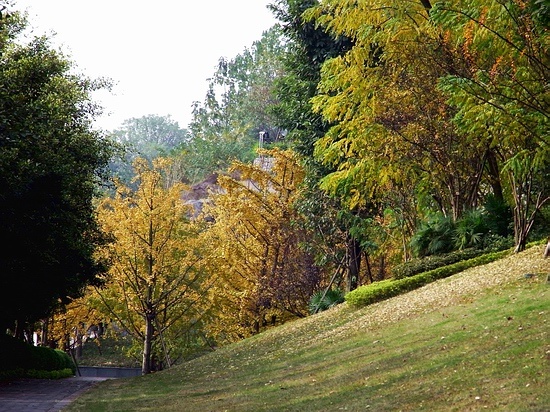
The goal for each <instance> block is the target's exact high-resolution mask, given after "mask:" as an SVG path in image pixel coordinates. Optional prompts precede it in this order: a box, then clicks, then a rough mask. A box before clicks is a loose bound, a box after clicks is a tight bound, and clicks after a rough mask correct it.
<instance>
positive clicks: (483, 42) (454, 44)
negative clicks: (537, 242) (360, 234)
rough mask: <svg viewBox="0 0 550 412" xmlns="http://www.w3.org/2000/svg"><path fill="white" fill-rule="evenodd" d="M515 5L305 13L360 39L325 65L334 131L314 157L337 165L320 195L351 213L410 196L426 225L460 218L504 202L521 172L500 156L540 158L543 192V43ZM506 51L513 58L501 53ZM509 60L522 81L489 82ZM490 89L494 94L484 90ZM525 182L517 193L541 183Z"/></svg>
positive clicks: (364, 7)
mask: <svg viewBox="0 0 550 412" xmlns="http://www.w3.org/2000/svg"><path fill="white" fill-rule="evenodd" d="M516 3H517V4H515V3H514V2H510V3H506V4H504V3H503V2H491V4H489V5H487V6H486V7H483V6H482V4H481V2H475V1H473V0H472V1H470V2H468V1H458V2H438V3H437V6H434V7H432V5H431V3H430V2H429V1H418V2H416V1H410V2H397V1H395V2H387V1H381V0H370V1H366V2H361V3H355V2H352V3H350V2H347V1H334V2H330V3H329V4H326V3H324V4H322V5H321V6H319V7H315V8H311V9H310V10H308V11H307V12H306V13H305V16H306V18H307V19H309V20H312V21H315V22H316V23H317V24H319V25H320V26H322V27H325V28H326V29H327V30H329V32H330V33H332V34H333V36H338V35H346V36H348V37H350V38H351V39H352V41H353V47H352V48H351V49H350V50H349V52H347V53H346V54H345V55H342V56H338V57H336V58H333V59H330V60H327V61H326V62H325V64H324V65H323V68H322V73H321V81H320V83H319V87H318V90H319V93H318V94H317V95H316V96H315V97H314V98H313V106H314V110H315V111H316V112H317V113H320V114H322V115H323V118H324V119H325V120H326V121H328V122H331V123H332V124H333V126H332V127H331V128H330V130H329V131H328V132H327V133H326V134H325V136H324V137H323V138H322V139H320V140H318V142H317V143H316V147H315V156H316V158H317V159H318V160H319V161H321V162H323V163H324V164H325V165H327V166H331V167H333V168H334V171H333V172H331V173H330V174H329V175H327V176H326V177H325V178H323V182H322V185H321V187H322V188H323V189H324V190H326V191H328V192H329V193H332V194H333V196H336V197H339V198H342V199H343V200H344V201H345V202H346V203H347V204H349V205H350V206H354V205H372V203H373V202H374V204H375V205H376V204H382V205H388V206H390V207H393V206H392V204H395V200H396V199H399V196H396V194H397V193H399V192H406V193H411V194H413V196H414V199H415V202H416V204H417V205H418V208H419V209H418V210H420V211H421V212H422V214H421V215H420V217H422V215H424V216H426V215H428V214H429V212H430V211H434V210H439V211H440V212H441V213H443V214H444V215H446V216H450V217H451V218H452V219H453V220H457V219H459V218H460V217H461V216H462V214H464V213H465V212H467V211H469V210H471V209H474V208H476V207H479V206H480V205H482V204H483V203H484V201H485V199H487V198H488V197H489V196H495V197H497V198H500V199H503V198H504V191H503V185H502V180H501V176H502V174H503V172H504V171H506V170H511V169H512V168H511V164H510V167H508V168H503V163H499V162H501V160H500V158H501V156H503V154H504V155H505V156H506V157H507V158H510V159H512V158H516V157H517V156H519V157H520V160H521V159H524V158H525V157H526V158H529V157H533V156H534V159H535V162H534V164H538V165H539V168H538V169H530V168H528V169H527V170H538V171H539V172H541V174H539V175H540V176H541V177H542V178H541V179H539V181H538V184H537V186H538V187H543V185H541V184H542V183H543V182H544V177H543V176H544V175H545V173H546V172H545V170H547V168H546V166H544V165H546V164H547V160H545V159H547V158H548V157H547V155H545V154H544V153H545V152H547V149H546V148H547V144H544V141H545V138H544V136H545V131H546V135H547V130H548V120H547V119H548V116H547V112H546V111H547V107H548V105H547V104H545V102H546V100H547V91H545V86H544V84H545V83H546V79H547V73H546V71H547V69H546V67H547V65H546V63H545V60H544V58H543V57H541V56H547V55H548V53H544V50H547V49H545V48H544V46H542V45H541V44H540V43H541V41H542V42H544V39H545V38H546V37H545V36H543V35H542V34H538V35H537V31H536V30H535V29H534V28H532V27H531V26H529V25H528V24H527V23H528V21H529V18H528V16H526V15H529V12H528V11H527V10H528V8H523V7H521V4H520V2H516ZM483 4H485V3H483ZM514 4H515V5H514ZM450 9H452V10H453V11H449V10H450ZM506 15H509V17H506ZM468 16H469V17H468ZM472 16H473V18H472ZM475 16H479V18H477V17H475ZM489 17H490V18H489ZM466 20H469V22H466ZM489 21H491V22H493V21H494V22H495V23H494V24H495V27H493V25H492V24H489V23H484V22H489ZM513 22H515V23H513ZM443 23H444V24H443ZM497 27H498V29H497ZM510 30H512V31H511V32H510ZM509 32H510V33H511V34H505V33H509ZM522 33H525V34H522ZM539 33H542V31H539ZM516 36H517V37H519V38H522V37H524V41H520V40H517V41H516V40H513V39H515V37H516ZM488 37H489V38H491V39H488ZM527 40H531V41H530V42H528V41H527ZM501 43H502V44H505V45H508V46H507V47H511V48H510V50H509V53H506V52H502V51H500V50H499V47H502V44H501ZM511 45H513V47H512V46H511ZM474 46H475V49H474ZM524 50H527V51H525V52H524ZM504 54H506V56H507V57H506V58H505V59H513V61H512V60H511V61H510V65H511V66H512V67H516V66H514V65H517V66H520V67H521V70H520V71H518V74H517V75H515V74H514V73H515V69H514V70H512V71H505V72H506V73H507V74H506V76H504V77H507V78H508V80H504V78H503V76H500V77H499V76H496V77H495V76H494V75H493V76H492V75H491V69H493V68H494V74H495V75H496V74H498V73H500V71H502V70H504V69H502V68H503V67H505V66H502V65H501V64H500V63H499V62H500V61H501V60H502V59H503V57H502V56H503V55H504ZM488 56H492V57H490V58H489V57H488ZM499 56H500V58H499ZM514 56H515V57H514ZM499 59H500V60H499ZM527 62H531V63H529V64H527ZM530 64H531V66H530ZM501 69H502V70H501ZM483 76H485V77H483ZM521 76H525V78H524V79H520V77H521ZM491 77H492V78H494V79H497V78H499V79H500V80H503V81H499V82H497V83H492V81H490V80H491ZM531 81H532V83H531ZM473 84H477V86H476V87H477V89H476V88H475V87H473V86H472V85H473ZM485 86H487V88H489V89H491V91H490V93H489V91H488V90H484V91H483V93H482V92H481V90H480V89H483V88H484V87H485ZM451 90H453V91H456V93H455V92H453V93H449V92H450V91H451ZM545 96H546V97H545ZM530 98H531V99H533V101H532V102H531V103H530V106H529V105H528V104H526V103H528V102H530V100H529V99H530ZM493 105H494V107H491V106H493ZM499 107H502V108H505V110H500V109H499ZM482 112H483V114H482ZM497 112H500V113H497ZM503 113H507V114H506V115H503ZM505 116H507V117H505ZM505 120H506V121H505ZM495 121H496V122H497V123H496V124H497V126H496V127H493V126H492V125H493V122H495ZM510 126H512V127H510ZM527 129H530V132H529V133H527ZM488 132H489V133H490V136H489V135H488ZM499 134H506V135H507V137H506V138H505V139H502V138H501V137H499ZM514 136H515V137H514ZM522 136H525V137H527V139H523V140H522V138H521V137H522ZM503 141H507V142H508V143H507V144H505V145H504V146H502V145H501V144H500V143H497V142H503ZM503 148H504V150H502V149H503ZM515 164H516V165H519V164H522V165H526V163H525V162H523V161H521V162H519V163H518V162H516V163H515ZM536 175H537V174H536V173H535V174H531V173H527V174H526V175H525V176H536ZM519 176H520V175H519V174H517V175H516V177H519ZM525 183H526V182H525V181H522V182H521V183H520V184H519V185H516V187H517V188H527V187H534V186H532V185H530V184H525ZM541 193H542V195H541V196H539V195H535V196H531V197H530V198H531V199H539V201H537V202H533V203H536V204H537V205H538V206H537V207H538V208H540V207H541V206H542V204H544V202H545V201H546V200H545V199H546V197H547V195H545V194H544V191H543V192H541ZM528 198H529V197H522V199H523V200H522V202H525V199H528ZM522 202H518V201H516V209H519V208H518V207H517V204H518V203H522ZM535 209H536V207H535ZM523 210H525V209H523ZM413 212H415V211H414V210H413ZM531 216H533V215H531ZM411 220H412V219H410V218H407V219H403V221H411ZM516 220H518V221H519V220H521V221H524V222H526V221H529V220H530V219H526V218H523V219H516ZM531 221H532V220H531ZM527 226H528V225H527ZM516 237H517V236H516ZM520 237H521V236H520Z"/></svg>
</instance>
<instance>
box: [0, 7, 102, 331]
mask: <svg viewBox="0 0 550 412" xmlns="http://www.w3.org/2000/svg"><path fill="white" fill-rule="evenodd" d="M24 27H25V22H24V20H23V19H22V17H21V16H20V15H19V14H18V13H11V12H7V11H2V14H1V16H0V221H1V222H2V236H3V238H4V240H5V242H4V244H3V246H2V248H1V251H0V261H1V262H2V274H1V277H0V289H1V290H2V291H3V293H4V296H3V298H2V300H1V303H0V327H1V328H2V329H3V330H5V329H6V328H10V329H11V330H12V331H14V332H16V333H17V334H18V335H19V336H23V335H22V333H23V330H24V328H25V327H26V326H27V325H28V324H30V323H32V322H35V321H37V320H39V319H42V318H45V317H47V316H48V315H49V314H50V313H51V312H52V311H53V310H54V309H55V308H56V307H57V306H58V304H59V302H66V301H67V300H68V298H69V297H74V296H78V295H79V293H80V292H81V290H82V288H83V287H84V286H85V285H86V284H88V283H90V282H94V281H95V279H96V277H97V275H98V274H100V273H101V272H102V271H103V269H104V268H103V265H102V264H100V262H98V261H96V259H95V258H94V256H93V252H94V249H95V247H96V246H97V245H99V244H100V243H101V242H102V238H101V233H100V231H99V228H98V226H97V223H96V220H95V217H94V212H95V209H94V205H93V199H94V197H95V196H96V194H97V188H98V186H97V183H98V182H99V180H100V177H101V172H102V171H103V170H104V168H105V166H106V165H107V162H108V160H109V148H110V145H109V144H108V143H107V141H106V140H105V139H104V138H103V136H102V135H101V134H100V133H99V132H96V131H94V130H92V127H91V122H92V119H93V118H94V116H95V115H96V114H98V110H99V109H98V108H97V107H96V106H95V105H94V104H93V103H92V101H91V99H90V94H91V92H92V91H94V90H97V89H98V88H102V87H104V86H107V84H106V83H104V82H102V81H92V80H90V79H87V78H85V77H82V76H78V75H76V74H73V70H72V63H71V62H70V61H69V60H68V59H67V58H66V57H65V56H63V55H62V54H61V53H59V52H56V51H54V50H52V49H51V47H50V45H49V43H48V40H47V39H46V38H33V39H31V40H29V41H28V42H27V43H24V42H21V43H19V42H18V37H17V35H18V34H19V33H20V31H21V30H23V28H24Z"/></svg>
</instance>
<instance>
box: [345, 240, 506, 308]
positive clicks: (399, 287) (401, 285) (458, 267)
mask: <svg viewBox="0 0 550 412" xmlns="http://www.w3.org/2000/svg"><path fill="white" fill-rule="evenodd" d="M509 253H510V251H509V250H504V251H500V252H494V253H489V254H485V255H482V256H478V257H476V258H473V259H469V260H463V261H460V262H457V263H454V264H452V265H448V266H443V267H440V268H437V269H434V270H429V271H427V272H423V273H420V274H417V275H414V276H410V277H405V278H402V279H386V280H383V281H381V282H376V283H372V284H370V285H365V286H361V287H359V288H357V289H355V290H354V291H351V292H350V293H348V294H347V295H346V297H345V300H346V302H347V303H348V304H349V305H351V306H355V307H361V306H367V305H370V304H373V303H376V302H380V301H382V300H386V299H389V298H392V297H394V296H397V295H400V294H402V293H405V292H409V291H411V290H414V289H417V288H420V287H422V286H424V285H427V284H428V283H430V282H433V281H435V280H438V279H443V278H446V277H449V276H451V275H454V274H456V273H459V272H462V271H463V270H466V269H468V268H471V267H474V266H479V265H484V264H486V263H490V262H493V261H495V260H498V259H501V258H503V257H504V256H506V255H508V254H509Z"/></svg>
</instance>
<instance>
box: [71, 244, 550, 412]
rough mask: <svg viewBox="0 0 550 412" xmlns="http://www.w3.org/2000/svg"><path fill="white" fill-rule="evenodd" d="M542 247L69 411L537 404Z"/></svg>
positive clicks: (313, 321) (543, 306) (301, 324)
mask: <svg viewBox="0 0 550 412" xmlns="http://www.w3.org/2000/svg"><path fill="white" fill-rule="evenodd" d="M542 251H543V247H542V246H540V245H539V246H535V247H532V248H530V249H528V250H527V251H525V252H521V253H519V254H514V255H512V256H507V257H505V258H503V259H501V260H498V261H496V262H491V263H488V264H486V265H483V266H479V267H475V268H470V269H468V270H465V271H464V272H461V273H459V274H456V275H453V276H451V277H448V278H446V279H441V280H438V281H436V282H433V283H430V284H428V285H426V286H425V287H422V288H420V289H417V290H414V291H411V292H409V293H406V294H404V295H400V296H397V297H394V298H391V299H388V300H385V301H383V302H379V303H376V304H373V305H369V306H367V307H364V308H361V309H354V308H352V307H350V306H348V305H347V304H341V305H338V306H336V307H334V308H332V309H329V310H327V311H324V312H321V313H319V314H317V315H314V316H310V317H308V318H306V319H302V320H298V321H294V322H290V323H288V324H285V325H283V326H280V327H278V328H275V329H272V330H270V331H267V332H265V333H262V334H259V335H256V336H254V337H253V338H249V339H246V340H244V341H241V342H239V343H236V344H232V345H229V346H226V347H222V348H220V349H218V350H217V351H215V352H213V353H210V354H208V355H205V356H202V357H200V358H197V359H194V360H192V361H189V362H187V363H184V364H182V365H180V366H177V367H174V368H171V369H169V370H166V371H163V372H158V373H155V374H152V375H148V376H144V377H138V378H130V379H121V380H110V381H105V382H101V383H100V384H98V385H97V386H96V387H94V388H93V389H92V390H90V391H89V392H87V393H85V394H83V395H82V396H81V397H80V398H78V399H77V400H76V401H75V402H74V403H73V404H72V405H71V406H70V407H69V408H68V409H67V410H68V411H147V410H151V411H159V410H162V411H183V410H184V411H189V412H193V411H201V412H203V411H328V410H348V411H365V410H373V411H396V410H403V411H422V410H432V411H433V410H437V411H477V410H491V411H507V412H508V411H543V410H548V406H549V405H550V392H549V391H548V381H549V380H548V378H549V363H550V345H549V344H548V342H549V340H548V323H547V319H548V313H549V308H550V305H549V303H550V299H549V287H550V285H549V283H548V276H549V272H550V261H549V260H548V259H544V258H543V257H542Z"/></svg>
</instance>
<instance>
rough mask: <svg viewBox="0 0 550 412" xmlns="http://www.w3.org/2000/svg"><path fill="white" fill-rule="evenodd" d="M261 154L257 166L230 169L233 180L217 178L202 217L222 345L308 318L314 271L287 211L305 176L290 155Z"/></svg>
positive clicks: (302, 235) (315, 282)
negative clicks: (267, 327) (215, 192)
mask: <svg viewBox="0 0 550 412" xmlns="http://www.w3.org/2000/svg"><path fill="white" fill-rule="evenodd" d="M262 154H263V155H265V156H266V157H263V158H261V159H262V160H263V161H264V163H263V165H261V164H260V165H257V166H254V165H249V164H244V163H235V164H234V166H233V177H230V176H220V177H219V183H220V185H221V186H222V188H223V192H222V193H220V194H218V195H216V196H214V197H213V203H212V205H211V206H210V207H209V208H208V209H207V211H206V213H207V215H208V216H209V217H210V220H211V221H212V224H211V226H210V227H209V228H208V230H206V231H205V232H204V234H203V236H204V238H203V239H204V240H203V241H202V243H203V244H204V245H205V246H206V247H208V248H209V249H211V251H210V253H209V256H210V257H209V264H210V267H211V269H210V276H215V277H216V278H217V279H218V280H217V283H216V284H215V287H214V288H213V289H212V294H213V301H214V302H216V305H215V306H216V307H218V308H219V311H218V312H215V313H216V315H215V319H213V325H212V327H213V328H214V329H215V330H214V331H213V332H214V333H216V335H217V337H218V339H219V340H221V341H223V340H224V339H225V340H229V341H231V340H235V339H239V338H243V337H246V336H249V335H250V334H253V333H257V332H259V331H260V330H261V329H263V328H264V327H265V325H270V324H272V323H273V324H274V323H276V322H281V321H285V320H287V319H289V318H295V317H303V316H306V315H307V314H308V309H307V306H308V302H309V298H310V296H311V295H312V294H313V292H314V291H315V289H316V287H317V286H318V282H319V275H320V272H319V269H318V268H317V267H316V266H315V265H314V264H313V263H314V262H313V260H312V258H311V256H310V255H309V254H308V253H307V251H304V250H303V249H302V248H301V247H300V245H301V244H302V242H303V241H304V240H305V239H306V236H307V235H306V234H307V232H306V231H305V230H303V229H302V228H301V223H300V216H299V215H298V214H297V213H296V211H295V210H294V208H293V202H294V200H295V198H296V196H297V195H298V192H299V184H300V182H301V180H302V178H303V171H302V170H301V168H300V167H299V166H298V164H297V163H296V158H295V155H294V153H293V152H291V151H282V150H279V149H273V150H270V151H266V152H264V153H262ZM268 156H269V157H268Z"/></svg>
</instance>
